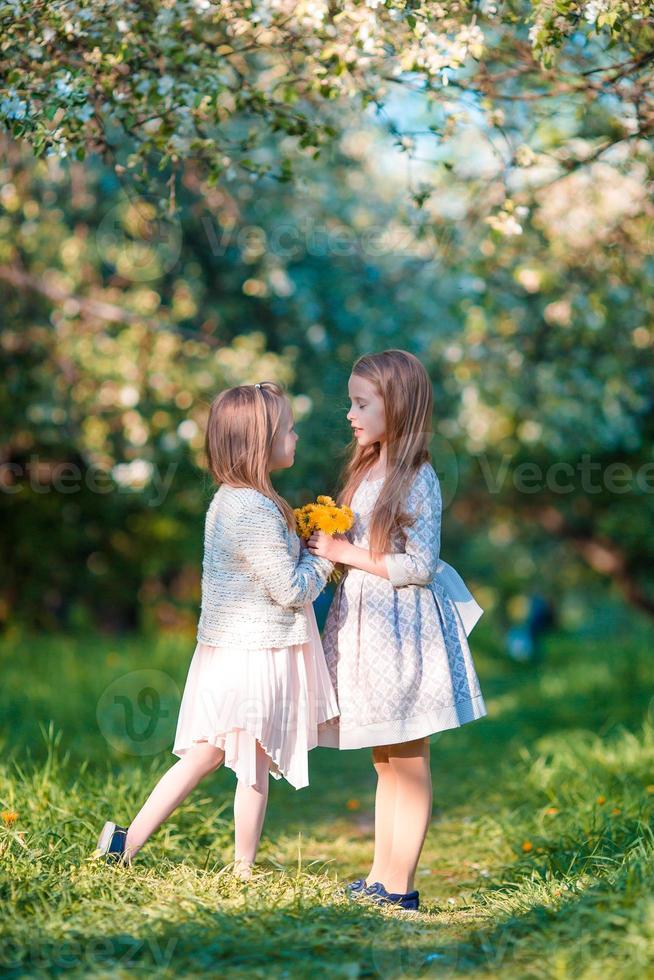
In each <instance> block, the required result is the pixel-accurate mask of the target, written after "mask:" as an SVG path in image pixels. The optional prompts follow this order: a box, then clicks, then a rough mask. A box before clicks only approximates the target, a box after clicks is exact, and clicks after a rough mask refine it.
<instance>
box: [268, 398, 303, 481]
mask: <svg viewBox="0 0 654 980" xmlns="http://www.w3.org/2000/svg"><path fill="white" fill-rule="evenodd" d="M285 406H286V407H285V409H284V412H283V414H282V417H281V419H280V422H279V428H278V429H277V434H276V436H275V438H274V439H273V444H272V449H271V452H270V464H269V467H268V468H269V469H270V470H287V469H288V468H289V467H290V466H292V465H293V463H294V461H295V443H296V442H297V440H298V435H297V432H296V431H295V423H294V420H293V412H292V409H291V406H290V405H289V403H288V402H286V403H285Z"/></svg>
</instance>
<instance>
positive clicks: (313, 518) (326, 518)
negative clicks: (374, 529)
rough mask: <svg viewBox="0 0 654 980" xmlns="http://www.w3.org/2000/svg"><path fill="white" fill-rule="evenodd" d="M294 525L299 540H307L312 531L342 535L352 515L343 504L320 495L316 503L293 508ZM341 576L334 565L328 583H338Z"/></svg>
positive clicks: (338, 569)
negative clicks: (340, 504)
mask: <svg viewBox="0 0 654 980" xmlns="http://www.w3.org/2000/svg"><path fill="white" fill-rule="evenodd" d="M293 513H294V514H295V525H296V527H297V533H298V534H299V535H300V537H301V538H304V539H308V538H310V537H311V534H312V532H313V531H324V532H325V534H329V535H332V534H344V533H345V532H346V531H349V530H350V528H351V527H352V524H353V523H354V514H353V513H352V511H351V510H350V508H349V507H346V506H345V505H344V504H343V505H342V506H340V507H339V506H338V505H337V503H336V501H335V500H334V499H333V498H332V497H327V496H326V495H325V494H322V495H321V496H320V497H316V502H315V503H312V504H305V505H304V506H303V507H294V508H293ZM342 574H343V568H342V566H341V565H336V566H335V568H334V571H333V572H332V574H331V575H330V576H329V579H328V581H329V582H338V580H339V579H340V578H341V576H342Z"/></svg>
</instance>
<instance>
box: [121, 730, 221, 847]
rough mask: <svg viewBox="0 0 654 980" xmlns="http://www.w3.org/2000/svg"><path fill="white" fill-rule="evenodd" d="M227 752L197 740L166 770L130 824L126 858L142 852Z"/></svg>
mask: <svg viewBox="0 0 654 980" xmlns="http://www.w3.org/2000/svg"><path fill="white" fill-rule="evenodd" d="M224 759H225V753H224V752H223V751H222V749H217V748H216V747H215V745H209V743H208V742H197V743H196V744H195V745H192V746H191V748H190V749H189V750H188V751H187V752H185V753H184V755H183V756H182V758H181V759H180V760H179V762H176V763H175V765H174V766H172V767H171V768H170V769H169V770H168V772H166V773H164V775H163V776H162V777H161V779H160V780H159V782H158V783H157V785H156V786H155V788H154V789H153V790H152V792H151V793H150V795H149V797H148V798H147V800H146V801H145V803H144V804H143V806H142V807H141V809H140V810H139V812H138V813H137V815H136V817H135V818H134V820H133V821H132V822H131V824H130V825H129V828H128V831H127V839H126V841H125V860H129V859H131V858H132V857H134V855H135V854H136V853H137V851H139V850H140V849H141V848H142V847H143V845H144V844H145V842H146V841H147V839H148V838H149V837H150V836H151V834H153V833H154V831H155V830H157V829H158V828H159V827H160V826H161V824H162V823H163V822H164V820H166V819H167V818H168V817H169V816H170V814H171V813H172V812H173V810H176V809H177V807H178V806H179V805H180V803H182V802H183V801H184V800H185V799H186V797H187V796H188V795H189V793H190V792H191V790H193V789H195V787H196V786H197V784H198V783H199V782H200V780H201V779H203V778H204V776H207V775H209V773H210V772H213V771H214V770H215V769H218V767H219V766H221V765H222V763H223V761H224Z"/></svg>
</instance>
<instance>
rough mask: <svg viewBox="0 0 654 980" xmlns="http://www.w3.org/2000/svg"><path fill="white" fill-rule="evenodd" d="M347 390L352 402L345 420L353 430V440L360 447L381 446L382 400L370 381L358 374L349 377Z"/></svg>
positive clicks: (384, 430)
mask: <svg viewBox="0 0 654 980" xmlns="http://www.w3.org/2000/svg"><path fill="white" fill-rule="evenodd" d="M347 390H348V392H349V395H350V401H351V402H352V407H351V408H350V411H349V412H348V413H347V418H348V421H349V422H350V425H351V426H352V428H353V430H354V438H355V439H356V441H357V442H358V443H359V445H360V446H371V445H374V443H376V442H379V443H382V444H383V442H384V440H385V438H386V413H385V412H384V399H383V398H382V397H381V395H379V394H378V393H377V390H376V388H375V386H374V385H373V383H372V382H371V381H368V380H367V379H366V378H362V377H361V376H360V375H358V374H351V375H350V380H349V381H348V383H347Z"/></svg>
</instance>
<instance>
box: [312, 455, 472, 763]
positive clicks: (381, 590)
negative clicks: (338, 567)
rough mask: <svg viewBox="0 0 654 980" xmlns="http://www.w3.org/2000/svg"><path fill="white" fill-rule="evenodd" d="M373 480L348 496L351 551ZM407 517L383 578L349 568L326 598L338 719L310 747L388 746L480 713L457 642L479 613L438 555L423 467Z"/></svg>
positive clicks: (359, 540)
mask: <svg viewBox="0 0 654 980" xmlns="http://www.w3.org/2000/svg"><path fill="white" fill-rule="evenodd" d="M383 479H384V478H383V477H381V478H380V479H378V480H363V481H362V483H361V484H360V485H359V486H358V487H357V490H356V492H355V494H354V497H353V499H352V502H351V505H350V506H351V508H352V510H353V511H354V515H355V520H354V524H353V526H352V528H351V529H350V531H349V532H348V533H347V537H348V539H349V540H350V541H351V542H352V543H353V544H355V545H357V546H358V547H360V548H367V547H368V527H369V523H370V518H371V515H372V510H373V507H374V504H375V500H376V499H377V495H378V494H379V492H380V490H381V487H382V483H383ZM407 510H408V511H409V512H410V513H411V514H415V515H417V519H416V521H415V523H414V524H413V526H412V527H410V528H408V529H407V540H406V543H404V541H403V539H402V535H401V534H400V533H399V532H398V534H397V536H396V537H395V538H394V539H393V541H392V542H391V549H390V551H391V554H390V555H387V558H386V565H387V568H388V571H389V579H385V578H382V577H381V576H379V575H373V574H371V573H369V572H364V571H361V570H360V569H357V568H351V567H350V568H348V569H347V570H346V572H345V574H344V576H343V578H342V580H341V582H340V583H339V585H338V587H337V589H336V592H335V594H334V598H333V600H332V604H331V606H330V608H329V612H328V614H327V619H326V622H325V627H324V630H323V637H322V642H323V647H324V650H325V657H326V660H327V666H328V668H329V673H330V676H331V681H332V684H333V686H334V689H335V691H336V695H337V698H338V703H339V709H340V717H339V718H337V719H334V720H333V721H331V722H327V723H325V724H323V725H321V726H320V728H319V734H318V744H319V745H323V746H330V747H333V748H340V749H357V748H363V747H364V746H372V745H392V744H397V743H399V742H407V741H411V740H412V739H416V738H422V737H424V736H427V735H430V734H432V733H434V732H439V731H443V730H444V729H448V728H456V727H459V726H460V725H463V724H465V723H466V722H468V721H473V720H475V719H477V718H481V717H483V716H484V715H486V714H487V710H486V706H485V704H484V699H483V696H482V693H481V689H480V686H479V680H478V678H477V673H476V671H475V666H474V663H473V659H472V655H471V653H470V648H469V646H468V641H467V636H468V634H469V633H470V631H471V630H472V628H473V627H474V625H475V623H476V622H477V620H478V619H479V617H480V616H481V615H482V612H483V610H482V608H481V606H479V604H478V603H477V602H476V600H475V599H474V598H473V596H472V595H471V593H470V592H469V590H468V589H467V587H466V585H465V583H464V582H463V580H462V579H461V577H460V576H459V575H458V573H457V572H456V571H455V570H454V569H453V568H452V566H450V565H447V564H446V563H445V562H443V561H442V559H441V558H440V554H439V552H440V536H441V515H442V499H441V491H440V483H439V480H438V476H437V475H436V472H435V471H434V469H433V467H432V466H431V465H430V464H429V463H423V464H422V466H421V467H420V469H419V470H418V472H417V473H416V476H415V477H414V481H413V483H412V485H411V488H410V492H409V497H408V501H407Z"/></svg>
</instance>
